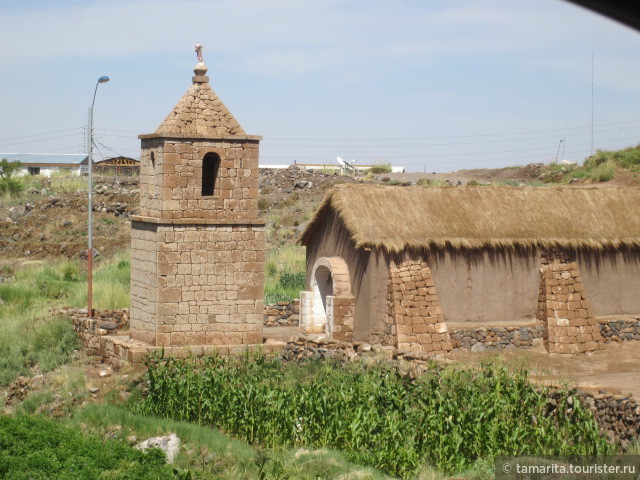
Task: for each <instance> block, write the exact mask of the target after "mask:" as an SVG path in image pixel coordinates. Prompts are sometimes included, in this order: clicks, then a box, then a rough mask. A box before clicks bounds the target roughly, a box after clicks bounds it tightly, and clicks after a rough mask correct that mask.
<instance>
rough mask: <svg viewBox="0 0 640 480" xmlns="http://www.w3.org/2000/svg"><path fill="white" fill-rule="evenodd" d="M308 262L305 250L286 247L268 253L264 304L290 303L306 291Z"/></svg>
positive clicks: (293, 246)
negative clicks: (301, 292)
mask: <svg viewBox="0 0 640 480" xmlns="http://www.w3.org/2000/svg"><path fill="white" fill-rule="evenodd" d="M305 275H306V262H305V254H304V249H303V248H302V247H300V246H299V245H285V246H281V247H278V248H274V249H272V250H270V251H269V252H267V261H266V268H265V284H264V302H265V303H267V304H268V303H278V302H290V301H292V300H293V299H294V298H297V297H298V295H299V294H300V290H303V289H304V286H305Z"/></svg>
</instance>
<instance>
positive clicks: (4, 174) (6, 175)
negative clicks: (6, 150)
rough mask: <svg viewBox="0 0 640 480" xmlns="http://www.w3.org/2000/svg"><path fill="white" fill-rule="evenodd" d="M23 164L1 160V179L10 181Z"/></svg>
mask: <svg viewBox="0 0 640 480" xmlns="http://www.w3.org/2000/svg"><path fill="white" fill-rule="evenodd" d="M21 166H22V164H21V163H20V162H10V161H9V160H7V159H6V158H3V159H2V160H0V178H1V179H3V180H8V179H10V178H11V177H12V176H13V174H14V173H16V172H17V171H18V170H19V169H20V167H21Z"/></svg>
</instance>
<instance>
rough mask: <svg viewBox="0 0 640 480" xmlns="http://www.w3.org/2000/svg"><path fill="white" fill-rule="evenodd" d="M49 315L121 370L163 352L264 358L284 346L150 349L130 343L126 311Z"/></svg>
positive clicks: (57, 311) (56, 311) (67, 311)
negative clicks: (62, 319)
mask: <svg viewBox="0 0 640 480" xmlns="http://www.w3.org/2000/svg"><path fill="white" fill-rule="evenodd" d="M50 313H51V314H52V315H63V316H65V317H67V318H69V319H70V320H71V321H72V323H73V328H74V330H75V332H76V334H77V335H78V338H79V339H80V342H81V343H82V345H83V346H84V348H85V351H86V353H87V355H89V356H93V357H98V358H99V359H100V360H102V361H103V362H104V363H106V364H108V365H111V366H112V367H113V368H114V369H115V370H120V369H121V368H122V367H124V366H125V365H127V364H128V365H130V366H133V367H134V368H136V367H139V366H140V365H142V363H143V361H144V358H145V357H146V356H148V355H149V354H151V353H152V352H155V351H164V353H165V355H166V356H174V357H185V356H188V355H210V354H213V353H214V352H215V353H217V354H218V355H222V356H225V355H234V354H238V353H242V352H244V351H246V350H247V349H249V350H258V349H259V350H260V351H261V352H263V353H265V354H267V355H273V354H279V353H280V351H281V350H282V347H283V346H284V344H281V343H278V342H272V343H269V344H262V339H260V342H258V343H257V344H253V345H246V344H237V345H190V346H188V347H185V346H166V347H165V346H151V345H149V344H148V343H145V342H141V341H139V340H135V339H132V338H131V337H129V336H128V335H126V334H127V333H128V332H127V331H126V329H127V328H128V318H129V317H128V316H129V310H128V309H122V310H95V311H94V315H95V318H89V316H88V314H87V310H86V309H71V308H63V309H51V310H50Z"/></svg>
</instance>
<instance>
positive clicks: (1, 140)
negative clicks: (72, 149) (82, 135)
mask: <svg viewBox="0 0 640 480" xmlns="http://www.w3.org/2000/svg"><path fill="white" fill-rule="evenodd" d="M81 128H84V127H83V126H80V127H76V128H67V129H65V130H53V131H51V132H43V133H33V134H31V135H22V136H20V137H11V138H0V142H7V141H10V140H20V139H21V138H29V137H39V136H42V135H51V134H54V133H62V132H71V131H73V130H79V129H81Z"/></svg>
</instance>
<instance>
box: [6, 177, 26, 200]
mask: <svg viewBox="0 0 640 480" xmlns="http://www.w3.org/2000/svg"><path fill="white" fill-rule="evenodd" d="M22 190H24V185H23V184H22V182H21V181H20V180H18V179H15V178H0V193H1V194H3V195H9V196H13V195H17V194H19V193H20V192H22Z"/></svg>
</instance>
